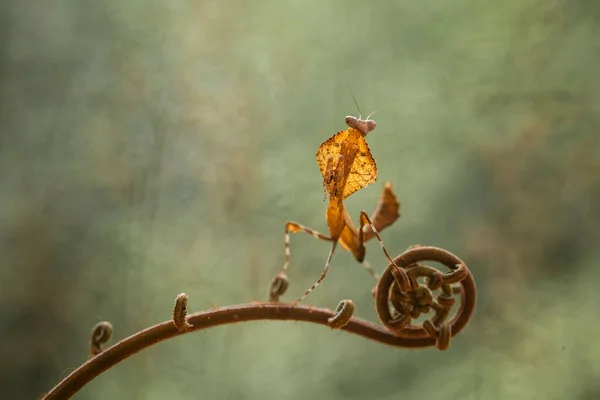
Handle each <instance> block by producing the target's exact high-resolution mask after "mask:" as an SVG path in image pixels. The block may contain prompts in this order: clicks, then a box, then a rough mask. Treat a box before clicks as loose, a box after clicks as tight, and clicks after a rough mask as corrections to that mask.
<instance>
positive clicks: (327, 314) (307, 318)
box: [42, 247, 476, 400]
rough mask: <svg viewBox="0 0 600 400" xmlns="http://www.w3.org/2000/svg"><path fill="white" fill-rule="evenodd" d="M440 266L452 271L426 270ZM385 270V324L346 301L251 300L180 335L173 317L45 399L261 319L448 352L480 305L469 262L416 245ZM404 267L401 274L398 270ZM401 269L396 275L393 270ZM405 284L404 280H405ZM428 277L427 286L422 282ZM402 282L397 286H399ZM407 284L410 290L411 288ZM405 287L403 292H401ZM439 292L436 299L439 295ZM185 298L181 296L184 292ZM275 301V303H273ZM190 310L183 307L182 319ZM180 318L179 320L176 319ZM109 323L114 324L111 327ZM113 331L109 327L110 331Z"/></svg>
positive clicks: (282, 281) (380, 287)
mask: <svg viewBox="0 0 600 400" xmlns="http://www.w3.org/2000/svg"><path fill="white" fill-rule="evenodd" d="M425 261H435V262H439V263H441V264H443V265H445V266H446V267H447V268H448V269H449V271H448V272H445V273H442V272H441V271H439V270H437V269H434V268H431V267H428V266H425V265H422V264H421V262H425ZM394 263H395V264H396V265H397V266H398V270H397V268H396V267H395V266H394V265H393V264H391V265H388V267H387V268H386V269H385V271H384V272H383V274H382V275H381V277H380V280H379V282H378V283H377V286H376V289H375V303H376V310H377V314H378V316H379V319H380V320H381V321H382V322H383V325H384V326H381V325H376V324H374V323H372V322H369V321H366V320H363V319H361V318H357V317H354V316H352V315H351V314H352V312H353V308H354V307H353V303H352V302H351V301H349V300H344V301H342V302H341V303H340V304H339V305H338V307H337V309H336V311H332V310H326V309H320V308H315V307H308V306H304V305H299V304H295V305H294V304H287V303H277V302H269V303H267V302H251V303H248V304H240V305H234V306H228V307H221V308H214V309H211V310H207V311H203V312H198V313H193V314H189V315H187V317H184V319H183V321H185V323H187V324H189V325H190V327H189V328H186V329H183V330H180V329H178V327H177V324H179V326H181V323H180V322H181V320H180V321H179V322H176V321H175V318H172V319H171V320H168V321H165V322H162V323H160V324H158V325H155V326H151V327H149V328H146V329H144V330H142V331H139V332H137V333H134V334H133V335H131V336H129V337H128V338H125V339H123V340H120V341H119V342H118V343H116V344H114V345H113V346H111V347H109V348H107V349H105V350H104V351H102V352H100V353H98V354H97V355H95V356H94V357H92V358H90V359H89V360H87V361H86V362H84V363H83V364H82V365H80V366H79V367H78V368H76V369H75V370H74V371H72V372H71V374H69V375H68V376H67V377H65V378H64V379H63V380H62V381H60V382H59V383H58V384H57V385H56V386H55V387H53V388H52V389H51V390H50V391H49V392H48V393H46V394H45V395H44V396H43V397H42V398H43V399H45V400H56V399H61V400H63V399H68V398H69V397H71V396H72V395H73V394H75V393H77V392H78V391H79V390H80V389H81V388H82V387H83V386H85V385H86V384H87V383H89V382H90V381H91V380H93V379H94V378H95V377H97V376H98V375H100V374H102V373H103V372H104V371H106V370H108V369H109V368H111V367H112V366H114V365H116V364H118V363H119V362H121V361H123V360H124V359H126V358H128V357H130V356H132V355H134V354H136V353H138V352H139V351H142V350H144V349H145V348H148V347H150V346H153V345H155V344H157V343H159V342H162V341H163V340H167V339H170V338H173V337H176V336H180V335H185V334H187V333H190V332H195V331H200V330H204V329H209V328H212V327H216V326H220V325H227V324H235V323H239V322H249V321H258V320H273V321H275V320H278V321H304V322H311V323H315V324H320V325H324V326H327V327H330V328H334V329H340V330H343V331H346V332H349V333H353V334H355V335H359V336H362V337H364V338H367V339H370V340H374V341H377V342H379V343H383V344H387V345H390V346H396V347H402V348H423V347H432V346H436V347H437V348H438V349H440V350H445V349H447V348H448V346H449V345H450V339H451V338H452V337H453V336H455V335H456V334H458V333H459V332H460V331H461V330H462V329H463V328H464V327H465V326H466V325H467V323H468V322H469V319H470V318H471V315H472V313H473V310H474V308H475V296H476V288H475V282H474V280H473V276H472V275H471V273H470V272H469V270H468V268H467V267H466V265H465V264H464V263H463V262H462V261H461V260H460V259H459V258H458V257H456V256H455V255H453V254H452V253H450V252H448V251H446V250H442V249H440V248H437V247H414V248H410V249H409V250H407V251H405V252H404V253H402V254H401V255H399V256H397V257H396V258H395V259H394ZM399 270H400V271H399ZM394 271H396V272H394ZM405 278H406V279H407V281H404V279H405ZM419 278H423V279H425V282H426V283H425V284H422V283H420V282H419ZM398 280H400V282H398ZM407 285H408V286H410V287H408V288H407ZM402 287H404V288H405V289H406V290H404V291H402V290H400V289H401V288H402ZM286 288H287V278H286V277H285V276H284V275H283V276H279V278H277V277H276V278H275V279H274V280H273V281H272V283H271V293H272V296H271V297H272V299H273V298H274V299H278V298H279V296H280V295H282V294H283V292H285V289H286ZM438 290H439V291H440V292H441V293H440V294H438V295H435V294H434V293H433V292H434V291H438ZM182 295H184V294H182ZM182 295H179V296H178V297H177V302H176V307H175V308H177V304H179V306H180V307H181V305H185V304H184V303H185V301H184V300H187V296H182ZM454 295H460V296H461V300H460V302H459V303H458V307H457V310H456V311H455V313H454V315H453V316H452V317H450V311H451V308H452V306H453V304H454V302H455V301H454V297H453V296H454ZM273 301H276V300H273ZM184 309H185V307H182V308H181V309H178V312H177V313H175V314H177V316H178V318H179V317H180V316H181V315H184V313H181V310H184ZM431 310H432V311H433V316H432V317H431V318H429V319H426V320H425V321H424V322H423V323H422V324H420V325H412V324H411V321H412V320H413V319H415V318H418V317H419V316H420V315H421V314H424V313H428V312H430V311H431ZM173 317H175V315H174V316H173ZM108 325H109V326H110V324H108ZM111 328H112V327H111Z"/></svg>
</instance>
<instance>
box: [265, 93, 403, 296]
mask: <svg viewBox="0 0 600 400" xmlns="http://www.w3.org/2000/svg"><path fill="white" fill-rule="evenodd" d="M353 97H354V96H353ZM355 103H356V100H355ZM356 105H357V108H358V104H356ZM377 111H379V110H376V111H375V112H377ZM375 112H373V113H371V115H369V116H368V117H367V118H366V119H364V120H363V119H361V117H360V108H359V117H358V118H356V117H353V116H347V117H346V119H345V122H346V125H348V129H346V130H343V131H340V132H338V133H336V134H335V135H333V136H332V137H331V138H329V139H328V140H326V141H325V142H323V143H322V144H321V146H319V149H318V151H317V154H316V160H317V164H318V166H319V169H320V170H321V175H322V176H323V188H324V190H325V192H326V195H327V194H328V195H329V203H328V205H327V210H326V212H325V219H326V222H327V227H328V228H329V236H327V235H324V234H322V233H319V232H317V231H315V230H313V229H311V228H308V227H306V226H303V225H301V224H299V223H297V222H294V221H288V222H286V224H285V263H284V265H283V268H282V269H281V272H280V273H279V274H278V275H277V276H276V277H275V279H277V277H281V276H285V273H286V271H287V269H288V268H289V265H290V233H297V232H306V233H308V234H310V235H312V236H313V237H315V238H317V239H319V240H323V241H328V242H331V243H332V245H331V248H330V250H329V255H328V256H327V259H326V261H325V268H324V269H323V272H322V273H321V276H320V277H319V279H318V280H317V281H316V282H315V283H314V284H313V285H312V286H311V287H310V288H309V289H307V290H306V292H305V293H304V295H302V297H300V298H299V299H298V300H296V301H295V302H294V303H293V305H296V304H298V303H299V302H301V301H302V300H303V299H304V298H305V297H306V296H308V295H309V294H310V292H312V291H313V290H314V289H316V288H317V286H319V284H320V283H321V282H322V281H323V280H324V279H325V277H326V276H327V272H328V271H329V265H330V263H331V258H332V256H333V253H334V251H335V249H336V247H337V244H338V243H339V244H340V245H341V246H342V247H343V248H344V249H345V250H346V251H350V252H352V255H353V256H354V258H355V259H356V260H357V261H358V262H359V263H362V264H363V266H364V267H365V268H366V269H367V271H369V273H371V275H373V277H375V278H376V279H377V274H376V273H375V271H374V270H373V269H372V268H371V267H370V266H369V265H368V263H366V261H365V254H366V248H365V243H366V242H367V241H369V240H370V239H372V238H373V237H377V239H378V241H379V244H380V245H381V248H382V249H383V252H384V253H385V255H386V257H387V258H388V260H389V261H390V262H391V263H392V264H394V262H393V261H392V258H391V257H390V255H389V254H388V252H387V250H386V248H385V246H384V244H383V241H382V240H381V237H380V236H379V233H378V232H379V231H381V230H383V229H385V228H386V227H388V226H390V225H391V224H393V223H394V221H396V219H398V217H399V216H400V214H399V210H400V204H399V203H398V200H397V199H396V195H395V194H394V190H393V188H392V185H391V184H390V183H386V184H385V185H384V188H383V193H382V194H381V197H380V199H379V203H378V205H377V208H376V209H375V211H374V212H373V215H372V216H371V217H370V218H369V216H368V214H367V213H366V212H365V211H361V212H360V220H359V221H360V226H359V228H356V226H355V225H354V223H353V222H352V219H351V218H350V215H349V214H348V212H347V210H346V207H345V206H344V203H343V201H344V199H346V198H347V197H348V196H350V195H351V194H353V193H354V192H356V191H357V190H360V189H362V188H364V187H366V186H368V185H370V184H371V183H374V182H375V181H376V179H377V165H376V163H375V160H374V159H373V156H372V155H371V151H370V149H369V146H368V144H367V142H366V140H365V136H367V134H368V133H369V132H371V131H372V130H374V129H375V127H376V126H377V124H376V123H375V121H373V120H371V119H369V118H370V117H371V116H372V115H373V114H374V113H375ZM274 300H275V298H274V296H273V294H272V295H271V301H274Z"/></svg>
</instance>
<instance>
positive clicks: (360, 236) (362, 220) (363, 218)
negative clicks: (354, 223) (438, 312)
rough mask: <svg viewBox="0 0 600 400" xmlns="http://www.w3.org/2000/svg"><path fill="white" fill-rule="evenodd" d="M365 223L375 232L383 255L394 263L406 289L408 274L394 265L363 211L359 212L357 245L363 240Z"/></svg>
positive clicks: (391, 261)
mask: <svg viewBox="0 0 600 400" xmlns="http://www.w3.org/2000/svg"><path fill="white" fill-rule="evenodd" d="M365 224H369V225H370V226H371V229H372V230H373V233H375V236H376V237H377V240H379V244H380V245H381V249H382V250H383V254H385V256H386V257H387V259H388V260H389V262H390V263H391V264H392V265H394V267H396V270H398V273H399V274H400V275H401V276H402V278H401V279H402V281H403V282H402V286H403V287H404V288H403V289H406V288H407V287H408V286H407V285H409V280H408V276H407V275H406V271H404V270H403V269H402V268H400V267H398V266H397V265H396V263H395V262H394V260H393V259H392V257H390V253H388V251H387V250H386V248H385V246H384V244H383V240H381V236H379V232H377V229H375V226H374V225H373V223H372V222H371V219H370V218H369V215H368V214H367V213H366V212H365V211H361V212H360V232H359V234H358V241H359V245H360V244H362V241H363V240H364V234H363V227H364V226H365ZM363 246H364V244H363Z"/></svg>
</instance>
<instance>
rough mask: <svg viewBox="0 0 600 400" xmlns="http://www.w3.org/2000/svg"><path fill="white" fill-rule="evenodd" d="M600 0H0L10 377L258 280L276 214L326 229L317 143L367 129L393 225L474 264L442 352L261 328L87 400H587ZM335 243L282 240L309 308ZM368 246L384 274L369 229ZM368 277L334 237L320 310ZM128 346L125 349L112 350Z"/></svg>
mask: <svg viewBox="0 0 600 400" xmlns="http://www.w3.org/2000/svg"><path fill="white" fill-rule="evenodd" d="M599 62H600V5H599V4H598V2H595V1H593V0H550V1H538V0H506V1H502V2H481V1H472V0H457V1H451V2H450V1H442V0H424V1H418V2H417V1H392V0H387V1H378V2H373V1H370V2H367V1H358V0H348V1H339V0H338V1H315V0H290V1H209V0H204V1H184V0H163V1H155V0H146V1H138V0H129V1H117V0H103V1H96V2H81V1H76V0H63V1H58V0H47V1H44V2H37V1H31V0H4V1H2V2H1V4H0V96H1V97H0V102H1V103H0V133H1V136H0V170H1V176H0V266H1V267H0V274H1V275H0V288H1V290H0V360H1V361H0V387H1V388H2V396H3V397H4V396H6V397H5V398H7V399H8V398H10V399H26V398H30V399H33V398H37V397H38V396H39V395H41V394H42V393H43V392H44V391H46V390H48V389H49V388H50V387H52V386H53V385H54V384H55V383H56V382H58V380H59V379H61V377H64V376H65V375H66V374H68V373H69V372H70V371H71V370H72V369H73V368H74V367H76V366H78V365H79V364H81V363H82V362H83V361H85V360H86V357H87V346H88V340H89V332H90V330H91V328H92V326H93V325H94V324H96V323H97V322H98V321H101V320H109V321H111V322H112V323H113V325H114V327H115V338H116V339H115V340H117V339H119V338H123V337H126V336H129V335H130V334H132V333H134V332H136V331H138V330H140V329H142V328H145V327H147V326H150V325H152V324H155V323H158V322H161V321H164V320H167V319H169V318H170V313H171V309H172V305H173V301H174V299H175V296H176V295H177V294H178V293H180V292H186V293H188V294H189V296H190V304H189V307H190V309H191V310H192V311H199V310H202V309H208V308H210V307H212V306H213V305H219V306H220V305H228V304H236V303H242V302H247V301H251V300H264V299H266V297H267V288H268V283H269V281H270V279H271V277H272V276H273V275H274V274H275V273H276V272H277V271H278V270H279V268H280V267H281V265H282V263H283V260H284V252H283V227H284V223H285V221H286V220H290V219H291V220H295V221H298V222H300V223H303V224H305V225H308V226H310V227H313V228H315V229H318V230H320V231H322V232H326V231H327V228H326V225H325V221H324V211H325V205H324V203H323V189H322V187H321V177H320V174H319V170H318V168H317V165H316V163H315V159H314V155H315V152H316V149H317V147H318V146H319V144H320V143H321V142H322V141H324V140H325V139H327V138H328V137H330V136H331V135H332V134H334V133H335V132H337V131H339V130H341V129H344V116H345V115H348V114H353V115H356V114H357V111H356V107H355V105H354V103H353V100H352V97H351V95H350V92H349V90H348V88H347V86H346V82H348V83H349V85H350V86H351V88H352V90H353V92H354V94H355V95H356V98H357V100H358V102H359V104H360V106H361V108H362V111H363V115H364V114H367V113H368V112H370V111H372V110H375V109H376V108H378V107H381V106H383V105H385V104H388V103H392V102H394V101H396V100H399V101H398V102H397V103H395V104H393V105H392V106H391V107H390V108H388V109H385V110H383V111H381V112H380V113H378V114H377V116H376V118H375V119H376V121H377V123H378V127H377V130H376V131H374V132H372V133H371V134H370V135H369V136H368V141H369V145H370V147H371V150H372V153H373V155H374V157H375V159H376V160H377V164H378V167H379V179H378V182H377V183H376V184H374V185H372V186H369V187H368V188H366V189H364V190H362V191H360V192H358V193H356V194H355V195H353V196H352V197H350V198H349V199H348V201H347V205H348V207H349V209H350V211H351V213H352V215H353V216H354V217H355V220H356V216H357V215H358V211H359V210H361V209H366V210H369V211H370V210H372V209H373V208H374V206H375V204H376V202H377V199H378V197H379V195H380V192H381V188H382V186H383V182H385V181H391V182H392V183H393V185H394V187H395V189H396V192H397V194H398V197H399V200H400V201H401V203H402V217H401V218H400V219H399V220H398V221H397V222H396V224H395V225H393V226H392V227H391V228H389V229H387V230H386V231H385V232H384V233H383V239H384V241H385V243H386V245H387V247H388V249H389V251H390V252H391V253H393V254H398V253H400V252H402V251H404V250H405V249H406V248H407V247H408V246H410V245H412V244H417V243H418V244H422V245H435V246H440V247H443V248H446V249H448V250H450V251H452V252H454V253H455V254H457V255H458V256H459V257H461V258H462V259H463V260H465V261H466V262H467V264H468V265H469V266H470V268H471V269H472V271H473V272H474V274H475V277H476V281H477V283H478V290H479V302H478V308H477V312H476V314H475V316H474V318H473V320H472V321H471V323H470V325H469V326H468V327H467V328H466V330H465V331H464V332H463V333H461V334H460V335H459V336H458V337H457V338H456V339H455V340H454V341H453V342H452V345H451V347H450V349H449V350H448V351H446V352H440V351H438V350H436V349H425V350H402V349H395V348H388V347H386V346H384V345H382V344H379V343H375V342H370V341H367V340H364V339H362V338H359V337H354V336H352V335H349V334H346V333H343V332H342V333H340V332H333V331H330V330H328V329H326V328H323V327H322V326H316V325H311V324H304V323H293V322H254V323H248V324H241V325H236V326H227V327H220V328H216V329H213V330H211V331H206V332H201V333H195V334H190V335H186V336H184V337H180V338H177V339H174V340H170V341H167V342H164V343H161V344H160V345H158V346H155V347H153V348H151V349H149V350H147V351H144V352H142V353H140V354H138V355H136V356H134V357H132V358H130V359H128V360H126V361H125V362H123V363H121V364H119V365H118V366H116V367H114V368H112V369H111V370H109V371H108V372H106V373H104V374H103V375H101V376H100V377H99V378H97V379H96V380H94V381H93V382H91V383H90V384H89V385H88V386H86V387H85V388H84V389H83V390H82V391H81V392H80V393H79V394H78V395H77V396H76V398H78V399H106V398H110V399H165V398H169V399H196V398H203V399H268V398H273V399H275V398H277V399H307V398H315V399H342V398H344V399H398V398H420V399H515V398H518V399H567V398H568V399H581V400H583V399H597V398H600V384H599V383H598V382H599V381H598V374H600V367H599V364H598V360H599V358H600V344H599V341H598V335H599V333H598V332H600V330H598V322H597V315H598V309H597V305H598V302H599V301H600V295H599V294H598V287H597V286H598V284H597V282H598V280H599V279H600V271H599V270H600V262H599V261H598V259H599V257H600V249H599V247H600V246H599V240H598V239H599V237H600V136H599V128H598V127H599V126H600V79H598V71H599V67H598V65H599ZM328 248H329V245H328V244H327V243H324V242H317V241H315V240H314V239H313V238H311V237H310V236H308V235H302V234H299V235H295V236H294V237H293V238H292V265H291V268H290V272H289V277H290V279H291V287H290V289H289V292H288V294H287V295H286V297H285V300H292V299H295V298H296V297H297V296H298V295H300V294H301V293H303V291H304V290H305V289H306V288H307V287H308V286H310V285H311V284H312V283H313V282H314V280H315V279H316V277H317V276H318V274H319V273H320V272H321V269H322V266H323V262H324V260H325V257H326V255H327V251H328ZM367 257H368V260H369V261H370V263H371V264H372V265H373V266H374V267H375V268H376V269H377V270H379V271H381V270H382V269H383V268H384V267H385V265H386V262H385V259H384V257H383V255H382V253H381V251H380V249H379V245H378V244H377V243H376V242H370V243H369V245H368V251H367ZM373 283H374V282H373V280H372V278H371V277H369V275H368V274H366V273H365V272H364V271H363V270H362V268H361V267H360V265H359V264H357V263H356V262H355V261H354V260H353V259H352V257H351V256H350V254H348V253H345V252H343V251H339V252H338V253H337V254H336V255H335V257H334V261H333V264H332V269H331V272H330V275H329V276H328V278H327V279H326V280H325V282H324V283H323V285H322V286H320V287H319V288H318V289H317V290H316V291H315V292H313V293H312V294H311V296H310V297H309V298H307V300H306V303H307V304H314V305H316V306H319V307H335V305H336V304H337V302H338V301H339V300H341V299H345V298H350V299H353V300H354V302H355V304H356V306H357V314H358V315H359V316H361V317H364V318H367V319H371V320H373V321H375V320H376V316H375V312H374V307H373V301H372V298H371V293H370V289H371V287H372V286H373ZM113 342H114V340H113Z"/></svg>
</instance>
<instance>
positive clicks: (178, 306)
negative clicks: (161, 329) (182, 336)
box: [173, 293, 192, 331]
mask: <svg viewBox="0 0 600 400" xmlns="http://www.w3.org/2000/svg"><path fill="white" fill-rule="evenodd" d="M187 302H188V295H187V294H185V293H180V294H178V295H177V298H176V299H175V306H174V307H173V325H175V328H177V330H178V331H185V330H188V329H190V328H191V327H192V325H190V323H189V322H187V319H186V317H187Z"/></svg>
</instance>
